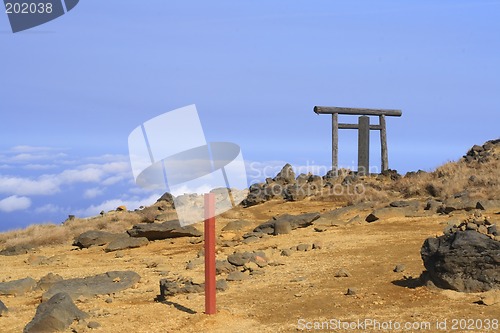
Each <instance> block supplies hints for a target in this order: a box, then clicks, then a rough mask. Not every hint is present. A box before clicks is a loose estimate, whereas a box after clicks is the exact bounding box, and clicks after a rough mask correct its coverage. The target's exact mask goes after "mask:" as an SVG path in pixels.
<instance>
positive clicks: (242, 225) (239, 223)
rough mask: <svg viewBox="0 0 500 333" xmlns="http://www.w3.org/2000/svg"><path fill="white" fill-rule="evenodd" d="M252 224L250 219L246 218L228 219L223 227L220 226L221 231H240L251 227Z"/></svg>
mask: <svg viewBox="0 0 500 333" xmlns="http://www.w3.org/2000/svg"><path fill="white" fill-rule="evenodd" d="M252 224H253V223H252V222H251V221H247V220H236V221H230V222H229V223H228V224H226V226H225V227H224V228H222V231H241V230H244V229H247V228H249V227H251V226H252Z"/></svg>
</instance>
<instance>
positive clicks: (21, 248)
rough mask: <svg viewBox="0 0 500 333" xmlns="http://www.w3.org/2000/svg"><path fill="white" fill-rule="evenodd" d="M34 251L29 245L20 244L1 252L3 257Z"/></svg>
mask: <svg viewBox="0 0 500 333" xmlns="http://www.w3.org/2000/svg"><path fill="white" fill-rule="evenodd" d="M32 249H33V246H31V245H28V244H18V245H14V246H9V247H7V248H5V249H3V250H2V251H0V255H2V256H17V255H20V254H26V253H28V252H29V251H30V250H32Z"/></svg>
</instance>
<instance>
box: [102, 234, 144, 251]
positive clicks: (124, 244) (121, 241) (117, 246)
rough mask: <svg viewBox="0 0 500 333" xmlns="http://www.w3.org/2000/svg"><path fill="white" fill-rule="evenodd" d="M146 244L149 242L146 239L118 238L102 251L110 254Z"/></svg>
mask: <svg viewBox="0 0 500 333" xmlns="http://www.w3.org/2000/svg"><path fill="white" fill-rule="evenodd" d="M148 244H149V241H148V239H147V238H146V237H128V236H127V237H120V238H117V239H115V240H114V241H112V242H111V243H109V244H108V246H106V248H105V249H104V251H106V252H112V251H118V250H125V249H134V248H136V247H141V246H145V245H148Z"/></svg>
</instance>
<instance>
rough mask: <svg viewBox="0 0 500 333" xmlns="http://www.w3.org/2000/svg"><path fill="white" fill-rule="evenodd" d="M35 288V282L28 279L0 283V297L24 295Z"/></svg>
mask: <svg viewBox="0 0 500 333" xmlns="http://www.w3.org/2000/svg"><path fill="white" fill-rule="evenodd" d="M35 286H36V281H35V280H33V279H32V278H30V277H27V278H24V279H19V280H14V281H8V282H2V283H0V295H15V296H20V295H24V294H26V293H27V292H29V291H32V290H33V288H35Z"/></svg>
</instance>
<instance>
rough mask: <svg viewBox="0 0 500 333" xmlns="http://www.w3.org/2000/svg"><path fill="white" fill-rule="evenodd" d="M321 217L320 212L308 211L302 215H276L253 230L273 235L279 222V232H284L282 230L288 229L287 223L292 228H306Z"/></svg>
mask: <svg viewBox="0 0 500 333" xmlns="http://www.w3.org/2000/svg"><path fill="white" fill-rule="evenodd" d="M319 217H320V214H319V213H306V214H301V215H289V214H285V215H281V216H275V217H273V218H272V219H271V220H269V221H267V222H264V223H262V224H260V225H258V226H257V227H256V228H255V229H254V230H253V231H254V232H262V233H265V234H269V235H272V234H275V226H276V223H278V224H279V231H278V233H277V234H279V233H284V232H282V231H283V230H285V229H288V228H286V226H285V224H289V225H290V228H289V229H290V230H295V229H297V228H305V227H308V226H310V225H312V224H313V222H314V221H315V220H317V219H319Z"/></svg>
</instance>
